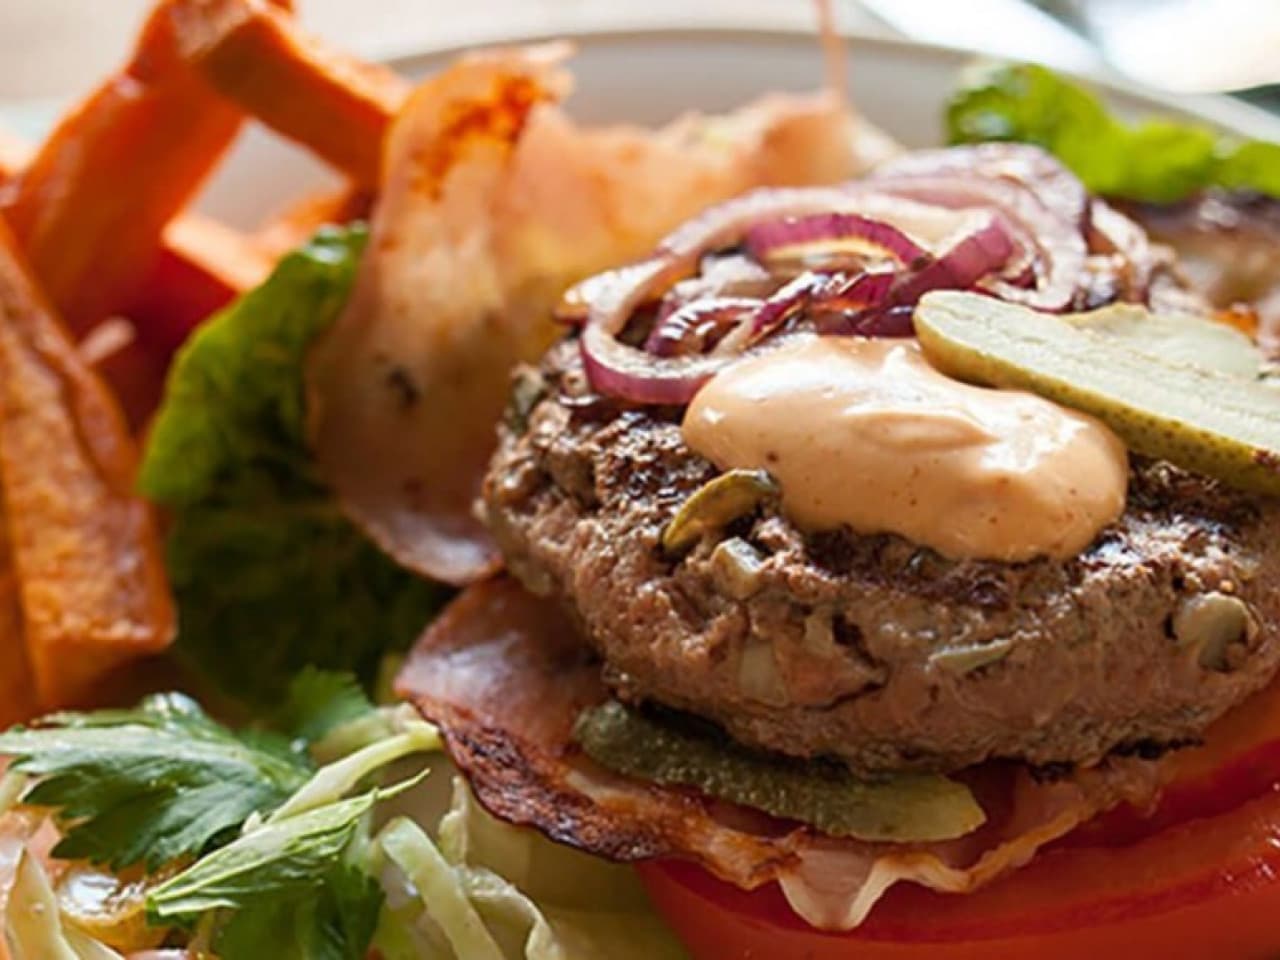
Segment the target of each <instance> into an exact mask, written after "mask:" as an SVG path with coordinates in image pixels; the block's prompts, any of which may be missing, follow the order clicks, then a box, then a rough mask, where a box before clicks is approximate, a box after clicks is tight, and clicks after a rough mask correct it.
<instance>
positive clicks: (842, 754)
mask: <svg viewBox="0 0 1280 960" xmlns="http://www.w3.org/2000/svg"><path fill="white" fill-rule="evenodd" d="M560 312H561V315H562V319H563V320H564V321H565V322H566V324H568V325H569V327H570V330H569V332H568V333H567V335H566V337H565V338H564V340H563V341H562V342H561V343H560V344H559V345H557V346H555V347H554V348H552V350H551V351H550V352H549V353H548V354H547V355H546V357H545V358H544V359H543V361H542V362H541V364H540V365H539V366H538V367H536V368H525V369H522V370H521V371H519V373H518V375H517V377H516V379H515V383H514V387H513V390H512V394H511V401H510V405H509V407H508V410H507V414H506V418H505V422H504V425H503V426H502V428H501V443H500V448H499V450H498V453H497V454H496V456H495V458H494V460H493V463H492V465H491V469H490V472H489V476H488V479H487V482H486V485H485V489H484V502H483V511H484V515H485V517H486V518H487V522H488V525H489V528H490V530H491V531H492V533H493V534H494V536H495V538H496V540H497V541H498V543H499V544H500V546H501V547H502V551H503V554H504V556H505V559H506V564H507V568H508V571H509V573H508V574H507V575H506V576H505V577H503V578H499V579H496V580H491V581H489V582H487V583H484V584H481V585H479V586H476V587H472V588H471V589H470V590H469V591H468V592H467V593H465V594H463V595H462V597H460V598H459V599H458V600H457V601H455V602H454V604H453V605H452V607H450V608H449V609H448V610H447V611H446V613H445V614H444V616H443V617H442V618H441V619H440V620H439V621H438V622H437V623H436V624H435V625H434V626H433V627H432V628H431V629H430V630H429V631H428V634H427V635H426V637H425V638H424V640H423V641H422V642H421V643H420V644H419V646H418V648H417V649H416V650H415V652H414V653H413V655H412V656H411V658H410V660H409V662H408V665H407V667H406V670H405V672H404V674H403V675H402V677H401V688H402V692H404V693H405V694H406V695H408V696H409V697H411V698H412V699H413V700H414V701H415V702H416V703H417V704H418V705H419V707H420V708H421V709H422V711H423V712H424V714H425V715H426V716H427V717H428V719H430V720H432V721H434V722H436V723H438V724H439V726H440V727H441V730H442V732H443V734H444V736H445V738H446V741H447V743H448V745H449V748H450V750H451V753H452V755H453V757H454V759H455V761H456V762H457V763H458V765H459V767H460V768H461V769H462V771H463V772H464V773H465V774H466V776H467V778H468V779H469V781H470V783H471V786H472V788H473V790H474V791H475V794H476V796H477V797H478V798H479V800H480V802H481V803H482V804H483V805H484V806H485V807H487V808H488V809H489V810H490V811H491V812H493V813H495V814H497V815H498V816H500V817H502V818H504V819H506V820H509V821H511V822H514V823H518V824H526V825H531V826H534V827H537V828H538V829H540V830H542V831H543V832H545V833H546V834H547V835H549V836H551V837H552V838H554V839H556V840H559V841H562V842H565V843H568V844H571V845H574V846H577V847H581V848H583V849H586V850H589V851H592V852H594V853H597V854H601V855H603V856H606V857H610V858H614V859H619V860H628V861H638V862H641V863H642V864H643V875H644V877H645V879H646V882H647V883H648V884H649V887H650V891H651V893H652V894H653V896H654V898H655V900H656V902H657V903H658V905H659V906H660V907H661V908H662V909H663V910H664V912H665V913H666V915H667V916H668V918H669V920H670V921H671V922H672V923H673V924H674V925H675V927H676V929H677V930H678V931H679V932H680V933H681V935H682V937H683V938H684V939H685V940H686V942H687V943H688V944H689V945H690V947H691V949H692V950H693V952H694V954H695V956H697V957H699V958H716V960H721V958H738V957H743V958H745V957H818V958H827V957H850V958H854V957H857V958H863V957H872V958H875V957H915V956H928V957H931V958H934V957H995V956H1001V957H1014V956H1016V957H1022V956H1028V957H1030V956H1036V957H1057V956H1068V955H1071V956H1078V955H1079V954H1078V951H1079V950H1081V949H1090V948H1091V949H1096V950H1103V951H1104V953H1103V955H1114V953H1115V951H1118V950H1120V949H1125V948H1132V949H1142V948H1149V947H1151V946H1160V947H1161V949H1162V950H1163V951H1164V952H1163V953H1162V955H1163V956H1176V957H1199V956H1209V955H1219V956H1231V957H1242V958H1247V957H1253V956H1259V957H1261V956H1266V955H1268V951H1269V950H1274V949H1275V948H1276V947H1277V946H1280V935H1277V934H1276V933H1275V932H1274V930H1272V929H1270V928H1269V927H1268V922H1267V919H1266V918H1267V916H1268V914H1267V911H1266V908H1267V906H1268V905H1275V906H1280V892H1277V890H1275V889H1274V887H1275V884H1274V882H1273V881H1272V880H1271V878H1272V876H1274V874H1275V871H1276V870H1277V869H1280V852H1277V851H1278V850H1280V844H1278V843H1277V841H1278V840H1280V803H1277V802H1276V801H1275V800H1274V799H1273V798H1272V795H1271V793H1270V791H1269V790H1268V789H1267V787H1268V785H1269V784H1270V783H1271V782H1273V781H1274V780H1275V774H1277V773H1280V765H1278V764H1277V760H1280V751H1277V750H1275V749H1271V747H1270V744H1271V740H1272V738H1271V737H1270V735H1269V733H1268V731H1272V730H1277V729H1280V728H1277V726H1276V724H1275V723H1274V721H1273V722H1271V724H1270V725H1268V720H1269V719H1270V718H1269V717H1268V716H1267V712H1268V710H1271V709H1272V708H1271V707H1270V704H1269V700H1268V697H1267V695H1266V694H1263V695H1261V697H1252V695H1254V694H1257V693H1258V691H1261V690H1263V688H1265V687H1267V685H1268V684H1269V683H1270V681H1271V680H1272V677H1273V675H1274V674H1275V672H1276V669H1277V666H1278V665H1280V642H1278V637H1277V628H1276V623H1277V620H1278V618H1280V588H1278V580H1280V571H1278V570H1277V559H1276V556H1275V548H1274V544H1275V542H1276V539H1277V535H1278V534H1280V509H1278V507H1277V501H1276V500H1275V494H1276V493H1278V492H1280V387H1276V386H1273V385H1272V384H1271V383H1270V382H1269V380H1268V375H1269V371H1268V366H1267V363H1266V362H1265V359H1264V357H1263V356H1262V354H1261V353H1260V352H1259V350H1258V349H1257V347H1256V346H1255V344H1254V342H1253V340H1252V339H1251V337H1250V336H1249V335H1248V334H1247V333H1246V332H1243V331H1242V330H1240V329H1238V328H1237V327H1236V326H1233V325H1230V324H1228V323H1227V322H1225V321H1223V320H1220V319H1219V318H1218V317H1217V316H1215V315H1213V314H1212V313H1211V311H1210V310H1209V308H1208V307H1207V306H1206V305H1205V304H1204V303H1203V302H1201V301H1200V300H1199V299H1198V298H1197V297H1196V296H1195V295H1194V294H1192V293H1190V292H1189V291H1188V290H1187V289H1185V287H1184V286H1183V284H1182V282H1181V280H1180V277H1179V274H1178V272H1177V269H1176V264H1174V263H1173V262H1172V256H1171V255H1170V254H1169V252H1168V251H1167V250H1165V249H1164V248H1162V247H1158V246H1155V245H1152V244H1150V243H1149V242H1148V240H1147V237H1146V235H1145V234H1144V232H1143V230H1142V229H1141V228H1139V227H1138V226H1137V225H1136V224H1134V223H1133V222H1132V221H1130V220H1129V219H1127V218H1126V217H1125V216H1123V215H1121V214H1120V213H1118V212H1117V211H1115V210H1114V209H1112V208H1110V207H1109V206H1107V205H1106V204H1105V203H1103V202H1102V201H1100V200H1098V199H1095V198H1093V197H1091V196H1090V195H1089V194H1088V193H1087V192H1086V191H1085V190H1084V188H1083V187H1082V186H1081V185H1080V184H1079V183H1078V182H1077V181H1076V179H1075V178H1074V177H1073V176H1072V175H1071V174H1070V173H1069V172H1067V171H1066V170H1065V169H1064V168H1062V167H1061V166H1059V164H1058V163H1057V162H1056V161H1055V160H1053V159H1052V158H1050V157H1049V156H1048V155H1047V154H1045V153H1042V152H1040V151H1039V150H1038V149H1037V148H1034V147H1022V146H1013V145H988V146H981V147H967V148H955V149H950V150H940V151H930V152H924V153H916V154H909V155H906V156H903V157H901V158H899V159H897V160H893V161H890V162H889V163H888V164H886V165H883V166H881V167H880V168H879V169H878V170H877V171H876V172H875V173H874V174H872V175H871V176H869V177H867V178H865V179H862V180H859V181H856V182H852V183H848V184H845V185H841V186H836V187H827V188H812V189H790V190H767V191H760V192H756V193H751V194H747V195H745V196H743V197H741V198H739V199H737V200H734V201H731V202H729V203H727V204H724V205H722V206H719V207H716V208H713V209H711V210H709V211H708V212H707V213H705V214H703V215H702V216H700V217H699V218H697V219H696V220H694V221H692V222H690V223H688V224H687V225H685V226H684V227H682V228H680V229H679V230H677V231H676V232H675V233H673V234H672V235H670V236H669V237H668V238H667V239H666V240H665V241H664V242H663V243H662V244H660V245H659V247H658V248H657V249H656V250H655V251H654V253H653V254H652V255H651V256H650V257H648V258H647V259H645V260H642V261H640V262H637V263H634V264H631V265H629V266H625V267H622V268H620V269H618V270H615V271H612V272H610V273H607V274H604V275H602V276H598V277H595V278H593V279H591V280H589V281H587V282H586V283H584V284H582V285H580V286H579V287H577V288H575V289H574V290H573V291H571V293H570V294H569V295H568V296H567V297H566V299H565V301H564V302H563V303H562V305H561V308H560ZM1237 319H1238V318H1237ZM1251 697H1252V699H1251ZM1105 951H1112V953H1110V954H1108V953H1106V952H1105Z"/></svg>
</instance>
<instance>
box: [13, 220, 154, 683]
mask: <svg viewBox="0 0 1280 960" xmlns="http://www.w3.org/2000/svg"><path fill="white" fill-rule="evenodd" d="M135 467H136V451H135V449H134V446H133V441H132V440H131V438H130V436H129V432H128V430H127V428H126V427H125V424H124V420H123V418H122V416H121V413H120V410H119V408H118V407H117V406H116V403H115V401H114V399H113V398H112V396H111V394H110V392H109V391H108V390H107V389H106V388H105V387H104V385H103V384H102V382H101V381H100V380H99V379H98V378H97V377H96V376H95V375H94V374H93V372H92V371H91V370H90V369H89V368H88V366H87V364H86V363H85V362H84V360H83V358H82V357H81V356H80V355H79V354H78V353H77V351H76V348H75V346H74V345H73V343H72V342H71V340H70V338H69V337H68V336H67V334H66V332H65V331H64V330H63V329H62V327H61V325H60V324H59V322H58V321H57V319H56V318H55V316H54V314H53V312H52V311H51V309H50V308H49V306H48V305H47V304H46V302H45V301H44V299H43V297H42V296H41V295H40V293H39V292H38V290H37V288H36V286H35V283H34V281H33V280H32V278H31V276H30V275H29V273H28V272H27V268H26V266H25V265H24V263H23V262H22V258H21V255H20V253H19V251H18V248H17V245H16V242H15V240H14V238H13V236H12V234H10V233H9V231H8V230H7V229H5V228H4V227H3V226H0V490H3V494H4V507H5V518H6V521H7V526H8V535H9V544H10V550H11V556H12V561H13V569H14V571H15V572H16V575H17V585H18V597H19V603H20V606H21V612H22V633H23V637H24V642H25V650H26V657H27V661H28V663H29V665H30V669H31V673H32V676H33V678H34V681H35V683H34V686H35V692H36V697H37V699H38V701H39V704H40V706H41V707H42V708H48V707H53V706H57V705H62V704H66V703H73V702H76V701H78V700H80V699H81V698H83V697H84V696H85V695H86V694H87V693H88V691H89V689H90V688H91V687H92V685H93V683H94V681H95V680H96V679H97V678H98V677H100V676H102V675H103V674H104V673H106V672H108V671H110V670H111V669H112V668H113V667H115V666H117V665H118V664H120V663H121V662H123V661H124V660H127V659H132V658H134V657H137V656H140V655H143V654H147V653H152V652H154V651H157V650H160V649H162V648H163V647H165V646H166V645H167V644H168V643H169V641H170V639H171V637H172V634H173V627H174V613H173V607H172V601H171V599H170V596H169V591H168V585H167V582H166V579H165V573H164V565H163V561H162V558H161V550H160V544H159V540H158V538H157V536H156V531H155V527H154V524H153V522H152V517H151V514H150V512H149V509H148V507H147V505H146V504H145V503H143V502H142V501H141V500H139V499H138V498H137V497H135V496H134V495H133V494H132V485H133V477H134V471H135Z"/></svg>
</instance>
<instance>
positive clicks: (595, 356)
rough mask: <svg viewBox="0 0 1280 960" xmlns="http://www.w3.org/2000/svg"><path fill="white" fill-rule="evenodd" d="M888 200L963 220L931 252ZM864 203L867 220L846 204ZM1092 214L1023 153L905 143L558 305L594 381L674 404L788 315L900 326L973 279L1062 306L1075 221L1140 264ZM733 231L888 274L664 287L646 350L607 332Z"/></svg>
mask: <svg viewBox="0 0 1280 960" xmlns="http://www.w3.org/2000/svg"><path fill="white" fill-rule="evenodd" d="M895 204H896V205H898V206H899V207H900V208H901V213H902V214H903V221H904V222H905V223H912V222H926V221H927V220H928V217H924V218H922V217H921V210H922V207H921V205H926V206H928V207H932V208H933V209H934V211H937V210H938V209H939V208H942V209H946V210H949V211H959V212H961V213H963V214H966V215H967V214H969V213H970V211H972V212H973V216H974V217H975V223H974V224H973V225H972V228H971V229H969V228H962V229H964V230H965V232H964V233H963V234H962V235H961V236H960V238H959V239H958V240H956V241H954V242H952V243H951V244H950V245H949V246H948V247H947V249H946V250H945V252H944V253H942V254H941V255H937V256H930V254H929V252H928V251H927V250H925V249H924V248H923V247H922V246H921V245H920V244H919V243H917V242H916V241H915V240H914V239H912V238H911V237H909V236H908V235H907V234H906V233H905V232H904V231H903V230H902V228H901V227H898V226H895V225H894V218H893V212H894V209H895ZM868 207H869V208H872V209H874V216H868V215H867V214H866V212H864V211H862V210H860V208H868ZM1091 212H1092V211H1091V208H1090V201H1089V198H1088V196H1087V195H1086V194H1085V192H1084V189H1083V187H1081V186H1080V184H1079V183H1078V182H1077V181H1076V180H1075V178H1074V177H1072V176H1071V174H1070V173H1069V172H1067V171H1066V170H1065V169H1064V168H1062V167H1061V165H1060V164H1058V163H1057V162H1056V161H1055V160H1053V159H1052V158H1050V157H1049V156H1048V155H1047V154H1044V153H1043V152H1042V151H1039V150H1037V149H1035V148H1024V147H1020V146H1014V145H986V146H982V147H976V148H962V149H956V150H948V151H930V152H925V153H920V154H914V155H912V156H910V157H908V158H904V159H902V160H897V161H891V162H890V163H889V164H887V165H886V166H885V167H883V168H881V169H880V170H878V171H877V172H876V173H875V174H873V175H872V176H871V177H870V178H868V179H865V180H862V181H858V182H854V183H849V184H845V185H842V186H838V187H827V188H810V189H781V190H758V191H755V192H753V193H750V194H746V195H744V196H742V197H740V198H738V199H737V200H733V201H730V202H728V203H725V204H722V205H720V206H718V207H714V208H712V209H711V210H708V211H707V212H706V213H705V214H703V215H702V216H700V217H698V218H696V219H694V220H693V221H690V222H689V223H687V224H686V225H684V226H683V227H681V228H680V229H678V230H676V231H675V232H674V233H672V234H671V235H670V236H668V237H667V238H666V239H665V240H664V241H663V242H662V243H661V244H660V245H659V247H658V250H657V251H656V253H655V254H654V256H653V257H652V258H650V259H649V260H646V261H643V262H642V263H639V264H636V265H635V266H632V267H629V268H625V269H623V270H618V271H614V272H613V273H610V274H606V275H604V276H603V277H597V278H593V279H592V281H590V285H589V286H588V285H583V286H581V287H579V288H577V289H576V290H575V292H574V294H573V295H571V296H570V297H569V298H567V300H569V301H570V303H571V305H572V309H571V310H570V311H568V312H569V313H570V314H571V315H572V316H574V317H580V316H581V314H582V306H583V305H584V304H586V305H589V311H588V319H587V322H586V325H585V327H584V329H583V332H582V338H581V349H582V355H583V362H584V364H585V367H586V371H587V375H588V377H589V378H590V380H591V382H592V385H593V386H594V388H595V389H596V390H597V391H599V392H600V393H603V394H607V395H611V396H615V397H620V398H623V399H625V400H629V401H632V402H636V403H654V404H683V403H687V402H688V401H689V400H690V399H691V398H692V397H693V395H694V394H695V393H696V392H697V390H698V388H699V387H700V386H701V385H702V384H703V383H704V382H705V381H706V380H707V379H709V378H710V377H711V376H713V375H714V374H715V373H717V372H718V371H719V370H720V369H722V368H723V367H724V366H725V365H726V364H728V363H732V362H734V360H735V359H736V358H737V356H738V354H739V353H740V352H741V351H742V350H748V349H751V348H752V347H753V345H756V344H759V343H761V341H763V340H765V339H767V338H769V337H776V336H777V335H778V334H779V332H780V331H782V330H784V329H785V327H786V325H787V323H788V321H789V320H791V319H792V318H794V317H795V316H796V315H797V314H799V313H801V312H805V313H807V314H808V318H809V319H810V320H811V321H812V323H813V326H814V328H815V329H817V330H818V332H819V333H829V334H852V335H864V336H901V335H907V334H910V333H911V318H910V309H911V307H912V305H913V304H914V303H915V302H916V301H917V300H918V299H919V297H920V296H922V295H923V294H924V293H926V292H928V291H929V290H936V289H942V288H956V289H974V288H978V289H982V290H985V291H986V292H988V293H991V294H993V295H996V296H999V297H1001V298H1003V299H1006V300H1009V301H1012V302H1016V303H1022V304H1025V305H1027V306H1030V307H1034V308H1036V309H1040V310H1063V309H1067V308H1069V307H1070V306H1071V305H1072V302H1073V299H1074V298H1075V296H1076V294H1077V292H1078V290H1079V289H1080V284H1081V282H1082V277H1084V275H1085V273H1086V269H1085V268H1086V261H1087V257H1088V254H1089V247H1088V243H1087V241H1086V236H1085V231H1086V230H1092V231H1093V234H1092V235H1094V236H1099V237H1102V238H1104V239H1105V240H1108V241H1109V242H1110V243H1111V244H1112V245H1113V246H1115V247H1116V248H1117V251H1118V252H1119V253H1121V254H1122V255H1123V256H1125V257H1126V258H1130V259H1133V260H1134V261H1135V263H1137V264H1139V265H1140V264H1142V263H1144V262H1146V261H1147V260H1148V259H1149V256H1148V255H1147V254H1145V253H1144V251H1143V250H1142V249H1141V247H1140V245H1139V244H1137V243H1135V242H1134V241H1133V238H1132V237H1130V236H1126V235H1125V231H1123V230H1121V229H1119V227H1121V226H1123V224H1118V223H1117V222H1116V218H1112V217H1109V215H1108V213H1109V211H1108V210H1107V209H1104V208H1098V217H1099V219H1100V220H1101V223H1100V224H1095V225H1091V224H1090V214H1091ZM979 213H980V214H981V217H980V218H979V216H978V214H979ZM914 232H915V231H913V233H914ZM744 240H745V244H746V246H747V248H748V251H749V252H750V253H752V254H754V255H755V256H756V257H757V258H758V259H760V260H762V261H768V260H770V259H777V258H778V257H780V256H781V255H783V254H790V253H792V252H794V251H796V250H797V249H798V250H800V251H801V252H807V250H808V249H811V248H817V249H821V248H822V245H823V244H826V245H827V247H828V248H831V249H837V250H838V252H846V251H845V250H843V249H840V244H841V243H842V242H843V243H846V244H847V245H848V246H850V247H853V248H856V250H854V251H853V252H855V253H856V254H857V255H862V254H864V253H865V254H867V255H868V256H869V257H874V258H875V259H877V260H880V261H883V265H884V267H886V268H887V267H889V266H890V265H895V267H896V269H885V268H882V269H875V270H868V271H860V272H858V273H852V272H850V271H847V270H840V271H833V270H831V269H830V268H829V267H828V269H827V270H826V271H825V272H822V271H820V270H818V269H812V268H811V269H810V270H808V271H806V272H805V273H802V274H800V275H799V276H797V277H794V278H793V279H792V280H791V281H790V282H788V283H786V284H785V285H784V286H783V287H782V288H781V289H779V290H777V291H776V292H775V293H773V294H772V295H771V296H769V297H768V298H767V299H765V300H764V301H759V300H755V299H754V298H753V297H752V296H750V295H748V296H747V297H742V296H740V295H738V294H731V293H729V292H721V291H718V290H716V288H715V286H714V284H709V285H707V287H706V289H703V290H697V289H692V290H691V291H686V292H685V293H684V294H682V295H680V296H674V295H672V296H669V298H668V299H669V302H670V303H671V304H672V306H671V307H670V308H669V313H660V316H659V319H658V321H657V324H656V326H655V328H654V330H653V332H652V333H651V334H650V336H649V338H648V340H647V343H646V347H647V348H648V349H647V350H641V349H637V348H635V347H632V346H629V345H627V344H625V343H621V342H619V340H618V337H619V335H620V334H621V332H622V331H623V330H624V329H625V328H626V326H627V322H628V320H629V318H630V317H631V315H632V313H633V311H634V310H636V309H637V308H638V307H640V306H642V305H644V304H646V303H653V302H654V301H656V300H658V299H659V298H661V297H662V296H663V295H664V294H666V293H667V291H669V290H670V288H671V286H672V285H673V284H674V283H676V282H677V281H680V280H682V279H683V278H686V277H690V276H693V275H695V274H697V273H698V267H699V258H700V257H701V256H702V255H703V254H705V253H707V252H708V251H715V250H723V249H725V248H726V247H731V246H735V245H737V244H739V243H742V242H744ZM929 242H930V243H939V241H938V240H936V239H935V240H931V241H929ZM943 242H945V241H943ZM1138 269H1140V267H1139V268H1138ZM774 275H775V276H777V272H776V271H774ZM689 296H692V297H693V298H694V299H688V298H689ZM708 347H711V348H712V349H711V351H710V352H708ZM650 351H651V352H650Z"/></svg>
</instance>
